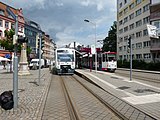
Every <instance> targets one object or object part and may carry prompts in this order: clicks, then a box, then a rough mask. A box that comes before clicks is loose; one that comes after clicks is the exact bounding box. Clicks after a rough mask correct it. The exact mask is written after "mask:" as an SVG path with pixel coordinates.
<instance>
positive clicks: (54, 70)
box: [51, 67, 57, 75]
mask: <svg viewBox="0 0 160 120" xmlns="http://www.w3.org/2000/svg"><path fill="white" fill-rule="evenodd" d="M51 73H52V74H54V75H56V74H57V68H56V67H53V68H52V71H51Z"/></svg>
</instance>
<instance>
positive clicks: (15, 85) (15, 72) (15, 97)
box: [6, 6, 18, 108]
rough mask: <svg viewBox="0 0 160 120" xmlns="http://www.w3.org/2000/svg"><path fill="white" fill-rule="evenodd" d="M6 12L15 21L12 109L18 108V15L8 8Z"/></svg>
mask: <svg viewBox="0 0 160 120" xmlns="http://www.w3.org/2000/svg"><path fill="white" fill-rule="evenodd" d="M6 10H7V12H8V13H9V14H10V15H11V16H12V17H13V19H14V20H15V23H16V25H15V35H14V36H13V44H14V58H13V101H14V108H17V107H18V57H17V38H18V15H15V14H14V13H13V12H12V11H11V9H10V7H8V6H7V8H6Z"/></svg>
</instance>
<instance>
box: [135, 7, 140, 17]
mask: <svg viewBox="0 0 160 120" xmlns="http://www.w3.org/2000/svg"><path fill="white" fill-rule="evenodd" d="M140 14H141V8H140V9H139V10H137V11H136V16H139V15H140Z"/></svg>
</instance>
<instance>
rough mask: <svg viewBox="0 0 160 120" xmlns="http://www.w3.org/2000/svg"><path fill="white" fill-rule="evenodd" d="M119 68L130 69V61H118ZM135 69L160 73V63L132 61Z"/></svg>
mask: <svg viewBox="0 0 160 120" xmlns="http://www.w3.org/2000/svg"><path fill="white" fill-rule="evenodd" d="M117 65H118V68H128V69H129V68H130V61H127V60H123V61H122V60H118V61H117ZM132 68H133V69H141V70H153V71H160V62H156V63H154V62H150V63H147V62H145V61H143V60H133V61H132Z"/></svg>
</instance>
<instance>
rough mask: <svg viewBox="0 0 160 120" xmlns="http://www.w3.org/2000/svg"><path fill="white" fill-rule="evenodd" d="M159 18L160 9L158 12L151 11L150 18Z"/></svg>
mask: <svg viewBox="0 0 160 120" xmlns="http://www.w3.org/2000/svg"><path fill="white" fill-rule="evenodd" d="M157 19H160V11H159V12H156V13H151V15H150V20H151V21H152V20H157Z"/></svg>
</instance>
